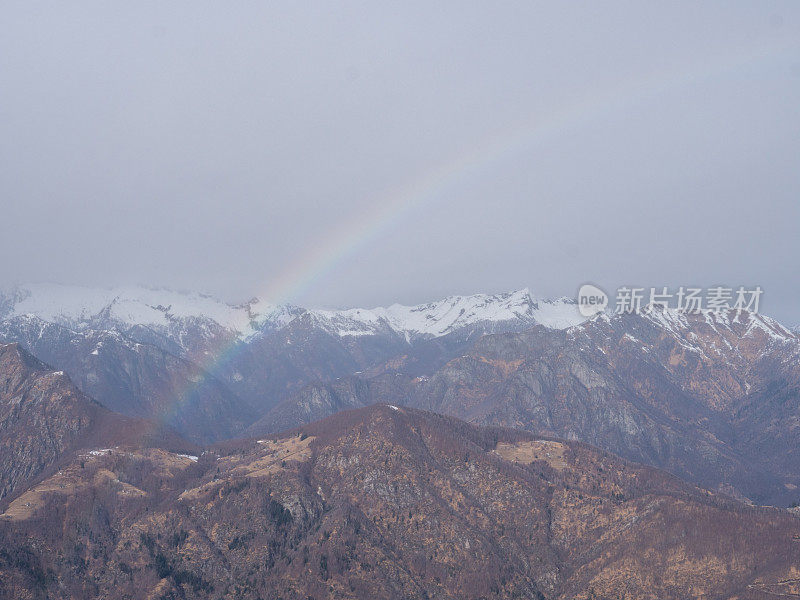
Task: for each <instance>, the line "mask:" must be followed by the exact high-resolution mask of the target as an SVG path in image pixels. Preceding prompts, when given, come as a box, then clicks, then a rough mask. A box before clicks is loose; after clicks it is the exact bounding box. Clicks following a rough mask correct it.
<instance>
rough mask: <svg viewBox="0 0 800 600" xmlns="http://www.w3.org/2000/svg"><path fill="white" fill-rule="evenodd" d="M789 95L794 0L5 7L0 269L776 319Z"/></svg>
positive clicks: (368, 301) (798, 53)
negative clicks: (755, 304)
mask: <svg viewBox="0 0 800 600" xmlns="http://www.w3.org/2000/svg"><path fill="white" fill-rule="evenodd" d="M167 5H168V6H167ZM798 107H800V3H797V2H795V1H789V2H764V1H758V2H731V1H726V2H718V3H717V2H703V3H698V2H687V3H684V4H682V3H678V2H670V3H656V2H649V3H646V2H638V1H637V2H624V3H623V2H602V3H600V2H595V1H592V2H586V3H579V2H570V3H562V2H520V3H513V2H484V3H467V2H460V1H459V2H438V3H437V2H433V3H432V2H430V1H426V2H419V3H417V2H402V3H388V2H366V3H352V2H347V3H336V2H317V3H305V2H282V3H274V2H256V3H252V4H250V3H245V2H235V3H231V2H219V3H213V4H211V3H204V2H197V1H193V2H187V3H178V2H169V3H164V2H158V3H145V2H134V3H122V2H96V3H92V2H70V3H64V2H59V3H53V4H47V3H41V2H35V3H34V2H28V1H25V2H19V3H16V2H14V3H12V2H3V3H2V5H1V6H0V193H1V194H2V195H1V196H0V197H1V200H0V202H2V210H1V211H0V252H2V257H3V258H2V261H0V283H3V284H5V285H8V284H12V283H14V282H23V281H57V282H64V283H80V284H90V285H111V284H117V283H142V284H148V285H156V286H168V287H172V288H183V289H186V288H192V289H198V290H201V291H206V292H210V293H213V294H217V295H220V296H222V297H224V298H226V299H229V300H234V299H244V298H247V297H250V296H252V295H254V294H263V293H264V292H265V291H266V292H267V293H274V294H275V296H276V298H277V299H280V300H290V301H292V302H295V303H299V304H304V305H311V306H331V307H333V306H352V305H360V306H373V305H378V304H386V303H390V302H393V301H400V302H404V303H411V302H413V303H416V302H422V301H426V300H431V299H435V298H437V297H441V296H444V295H448V294H455V293H472V292H481V291H485V292H496V291H502V290H508V289H518V288H521V287H525V286H528V287H530V288H531V289H532V290H533V291H534V292H535V293H536V294H538V295H541V296H560V295H570V296H572V295H574V294H575V292H576V290H577V288H578V286H579V285H580V284H582V283H584V282H587V281H592V282H595V283H598V284H600V285H601V286H603V287H604V288H606V289H607V290H613V289H614V288H616V287H617V286H619V285H622V284H628V285H643V286H645V285H647V286H649V285H654V286H664V285H667V286H678V285H703V286H709V285H716V284H727V285H731V286H738V285H756V284H759V285H761V286H762V287H763V288H764V290H765V292H764V296H763V303H764V304H763V306H762V308H763V312H767V313H769V314H773V315H775V316H777V317H779V318H782V319H784V320H786V321H789V322H790V323H797V322H800V303H798V298H800V278H798V274H797V273H798V269H797V265H798V258H797V257H798V256H800V235H798V226H800V109H798Z"/></svg>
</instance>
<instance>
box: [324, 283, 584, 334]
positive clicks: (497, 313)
mask: <svg viewBox="0 0 800 600" xmlns="http://www.w3.org/2000/svg"><path fill="white" fill-rule="evenodd" d="M312 313H313V314H314V316H315V317H316V318H317V320H318V321H319V322H320V323H321V324H323V325H327V326H328V328H329V330H330V331H332V332H335V333H336V334H337V335H340V336H342V337H345V336H363V335H373V334H375V333H378V332H380V331H381V330H387V329H388V330H392V331H395V332H396V333H399V334H401V335H404V336H405V337H406V339H410V338H411V337H440V336H443V335H447V334H448V333H452V332H453V331H456V330H458V329H460V328H463V327H467V326H471V325H477V324H487V325H488V326H489V327H487V329H489V330H491V325H492V324H501V323H523V324H525V325H528V326H533V325H535V324H540V325H544V326H545V327H549V328H552V329H565V328H567V327H571V326H573V325H577V324H579V323H582V322H583V321H585V320H586V317H583V316H581V314H580V313H579V312H578V309H577V305H576V304H575V302H574V301H573V300H569V299H566V298H560V299H558V300H552V301H549V300H539V301H536V300H533V298H532V297H531V295H530V292H529V291H528V290H527V289H524V290H519V291H516V292H510V293H506V294H496V295H488V294H475V295H472V296H451V297H449V298H445V299H443V300H439V301H437V302H431V303H429V304H420V305H417V306H404V305H402V304H393V305H391V306H389V307H386V308H384V307H378V308H373V309H369V310H367V309H360V308H359V309H350V310H340V311H323V310H316V311H312Z"/></svg>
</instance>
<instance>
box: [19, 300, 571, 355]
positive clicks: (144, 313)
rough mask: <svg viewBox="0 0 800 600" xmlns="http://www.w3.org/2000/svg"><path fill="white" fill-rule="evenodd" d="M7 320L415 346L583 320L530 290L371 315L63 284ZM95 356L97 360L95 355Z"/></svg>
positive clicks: (566, 303) (566, 305)
mask: <svg viewBox="0 0 800 600" xmlns="http://www.w3.org/2000/svg"><path fill="white" fill-rule="evenodd" d="M10 297H11V298H12V299H13V300H14V302H12V308H11V311H10V312H9V313H8V314H7V315H5V317H6V318H13V317H23V316H30V317H36V318H39V319H41V320H43V321H46V322H51V323H57V324H60V325H64V326H67V327H70V328H72V329H75V330H86V329H91V328H101V329H108V328H113V327H115V326H122V327H132V326H137V325H139V326H145V327H150V328H170V327H173V326H174V325H175V324H181V323H183V322H185V321H187V320H191V319H202V320H204V322H203V323H202V324H203V326H206V327H209V326H213V324H216V325H218V326H219V327H221V328H222V329H224V330H228V331H231V332H235V333H236V334H237V335H238V336H239V338H240V339H242V340H245V341H246V340H248V339H249V338H251V337H252V336H254V335H256V334H258V333H261V332H263V331H272V330H278V329H281V328H283V327H285V326H286V325H287V324H288V323H290V322H291V321H293V320H294V319H296V318H299V317H301V316H304V315H307V316H308V317H309V318H311V319H313V321H314V322H315V323H317V324H318V325H319V326H320V327H322V328H324V329H326V330H327V331H330V332H331V333H334V334H336V335H339V336H341V337H358V336H369V335H376V334H379V333H390V334H391V333H395V334H398V335H401V336H403V337H405V339H406V340H410V339H412V338H420V337H421V338H432V337H439V336H443V335H447V334H448V333H451V332H453V331H456V330H458V329H460V328H463V327H469V326H475V325H482V326H484V327H483V329H484V330H485V331H489V332H490V331H492V330H493V327H495V326H499V325H501V324H504V323H505V324H514V326H515V327H518V326H519V325H522V326H533V325H535V324H540V325H544V326H545V327H550V328H555V329H563V328H567V327H570V326H573V325H576V324H579V323H581V322H583V321H584V320H585V317H582V316H581V315H580V313H579V312H578V310H577V305H576V304H575V302H574V301H573V300H570V299H566V298H560V299H558V300H552V301H548V300H534V299H533V298H532V297H531V295H530V293H529V292H528V290H527V289H524V290H519V291H516V292H510V293H505V294H495V295H489V294H474V295H471V296H451V297H448V298H445V299H443V300H439V301H436V302H431V303H428V304H421V305H417V306H405V305H401V304H393V305H391V306H388V307H378V308H373V309H362V308H353V309H346V310H304V309H301V308H297V307H293V306H289V305H275V304H270V303H268V302H265V301H263V300H259V299H257V298H256V299H253V300H250V301H249V302H246V303H243V304H240V305H233V304H229V303H226V302H222V301H220V300H217V299H215V298H212V297H210V296H206V295H203V294H199V293H196V292H187V293H184V292H175V291H171V290H164V289H150V288H145V287H130V286H128V287H115V288H88V287H81V286H70V285H60V284H27V285H24V286H20V287H19V288H17V289H16V290H14V292H13V295H12V296H10ZM92 354H95V355H96V354H97V350H95V351H93V352H92Z"/></svg>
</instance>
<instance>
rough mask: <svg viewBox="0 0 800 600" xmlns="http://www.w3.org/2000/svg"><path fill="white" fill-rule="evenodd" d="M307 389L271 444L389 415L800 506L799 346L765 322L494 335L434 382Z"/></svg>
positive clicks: (651, 319) (650, 320) (689, 319)
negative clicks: (443, 419)
mask: <svg viewBox="0 0 800 600" xmlns="http://www.w3.org/2000/svg"><path fill="white" fill-rule="evenodd" d="M363 379H365V381H352V379H347V378H345V379H341V380H339V381H334V382H323V383H318V384H312V385H309V386H307V387H306V388H304V389H302V390H300V391H299V392H297V393H296V394H295V395H294V396H292V397H291V398H289V399H287V400H285V401H284V402H282V403H281V404H279V405H278V406H276V407H275V408H274V409H272V410H271V411H270V412H268V413H267V414H266V415H265V416H264V417H263V418H262V419H260V420H259V421H257V422H256V423H255V424H254V425H253V426H251V427H250V428H249V429H248V434H250V435H266V434H268V433H270V432H271V431H277V430H281V429H284V428H286V427H289V426H297V425H300V424H302V423H303V422H307V421H310V420H314V419H319V418H322V417H324V416H326V415H328V414H333V413H334V412H336V411H337V410H340V409H341V408H351V407H355V406H365V405H369V404H373V403H376V402H392V403H396V404H400V405H407V406H416V407H420V408H425V409H428V410H434V411H436V412H440V413H444V414H450V415H454V416H457V417H459V418H462V419H465V420H468V421H471V422H475V423H482V424H491V425H501V426H507V427H515V428H519V429H525V430H528V431H533V432H540V433H546V434H549V435H556V436H559V437H565V438H568V439H577V440H581V441H585V442H588V443H591V444H594V445H597V446H599V447H602V448H605V449H608V450H610V451H612V452H615V453H617V454H619V455H621V456H624V457H626V458H629V459H631V460H635V461H638V462H643V463H647V464H651V465H654V466H658V467H660V468H665V469H667V470H669V471H671V472H673V473H675V474H677V475H679V476H681V477H683V478H685V479H688V480H690V481H694V482H697V483H699V484H701V485H703V486H705V487H711V488H713V489H719V490H721V491H725V492H727V493H730V494H733V495H736V496H738V497H746V498H748V499H750V500H752V501H754V502H757V503H770V504H777V505H783V506H786V505H788V504H790V503H792V502H796V501H798V498H800V495H799V494H800V492H798V491H797V490H798V486H800V476H798V474H797V468H796V466H797V464H798V461H799V459H800V429H798V424H797V417H796V415H797V414H798V413H799V412H800V393H799V392H800V339H799V338H798V337H797V335H796V334H794V333H793V332H791V331H789V330H788V329H786V328H784V327H782V326H781V325H780V324H779V323H777V322H775V321H773V320H771V319H769V318H768V317H765V316H762V315H755V314H750V313H746V312H742V313H740V314H736V313H734V312H731V313H728V314H714V313H702V314H697V315H684V314H680V313H677V312H675V311H669V310H666V311H664V310H660V309H655V310H653V311H652V312H650V313H648V314H644V315H616V316H608V315H605V314H604V315H600V316H598V317H596V318H594V319H592V320H590V321H588V322H586V323H583V324H581V325H578V326H575V327H572V328H569V329H566V330H554V329H547V328H544V327H533V328H531V329H529V330H527V331H524V332H512V333H505V334H498V335H486V336H483V337H481V338H479V339H477V340H476V341H475V342H474V344H473V345H472V346H471V347H470V348H469V349H468V350H467V351H465V352H464V354H463V355H461V356H458V357H456V358H454V359H452V360H450V361H449V362H448V363H447V364H445V365H444V366H442V367H441V368H439V369H438V370H437V371H436V372H435V373H433V374H431V375H430V376H421V377H414V378H412V377H408V376H406V377H402V376H399V377H395V378H394V379H392V380H391V382H392V383H391V385H387V381H386V376H385V375H378V376H377V377H375V378H373V377H369V376H364V377H363Z"/></svg>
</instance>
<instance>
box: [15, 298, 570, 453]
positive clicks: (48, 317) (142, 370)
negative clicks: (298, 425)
mask: <svg viewBox="0 0 800 600" xmlns="http://www.w3.org/2000/svg"><path fill="white" fill-rule="evenodd" d="M581 320H582V317H580V315H579V314H578V311H577V309H576V306H575V304H574V303H573V302H572V301H569V300H565V299H562V300H556V301H553V302H549V301H536V300H533V299H532V298H531V296H530V294H529V293H528V292H527V290H523V291H520V292H513V293H508V294H498V295H474V296H454V297H451V298H446V299H444V300H441V301H438V302H433V303H430V304H425V305H420V306H410V307H409V306H400V305H392V306H390V307H388V308H375V309H370V310H367V309H358V308H356V309H348V310H339V311H336V310H309V309H305V308H299V307H294V306H289V305H275V304H270V303H268V302H265V301H262V300H259V299H253V300H250V301H248V302H243V303H241V304H229V303H226V302H222V301H220V300H217V299H215V298H212V297H210V296H206V295H202V294H197V293H181V292H174V291H170V290H162V289H148V288H142V287H118V288H110V289H97V288H86V287H79V286H66V285H46V284H31V285H24V286H20V287H18V288H16V289H14V290H11V291H9V292H6V293H4V294H0V342H18V343H20V344H21V345H22V347H23V348H25V349H26V350H28V351H30V352H31V353H33V354H34V355H36V356H37V357H38V358H40V359H41V360H43V361H45V362H46V363H48V364H50V365H52V366H54V367H55V368H57V369H62V370H64V371H65V372H66V373H67V374H68V375H69V376H70V377H71V378H72V380H73V381H74V382H75V383H76V385H78V387H79V388H80V389H81V390H82V391H83V392H85V393H87V394H88V395H90V396H92V397H94V398H96V399H97V400H98V401H100V402H101V403H103V404H105V405H106V406H107V407H109V408H112V409H114V410H116V411H119V412H121V413H123V414H126V415H130V416H135V417H146V418H153V417H158V418H162V419H167V422H168V423H169V424H170V425H171V426H173V427H175V428H176V429H177V430H178V431H180V432H181V433H182V434H183V435H185V436H187V437H189V438H191V439H192V440H195V441H208V440H213V439H215V436H219V435H223V436H230V435H231V434H233V433H235V432H236V431H237V428H238V429H240V428H241V426H242V425H243V423H244V422H246V421H247V419H250V418H251V416H252V415H261V414H263V413H264V412H265V411H266V410H268V409H269V408H271V407H272V406H274V405H275V404H276V403H278V402H280V401H281V400H282V399H284V398H285V397H286V396H287V395H288V394H291V393H293V392H294V391H296V390H297V389H299V388H300V387H302V386H303V385H306V384H307V383H309V382H313V381H319V380H328V379H334V378H336V377H341V376H344V375H349V374H353V373H358V372H361V371H367V370H374V369H378V370H386V371H389V372H403V373H407V374H410V375H414V376H416V375H424V374H427V373H430V372H432V371H433V370H434V369H435V368H437V367H438V366H440V365H441V364H444V362H446V361H447V360H450V358H452V357H453V356H457V355H458V354H459V353H460V352H461V351H463V350H464V349H465V348H466V347H467V345H468V344H470V343H471V341H472V340H474V339H476V338H477V337H480V335H482V334H484V333H500V332H507V331H521V330H524V329H528V328H530V327H532V326H533V325H536V324H541V325H545V326H547V327H550V328H562V327H567V326H569V325H572V324H574V323H577V322H580V321H581ZM212 407H216V408H212Z"/></svg>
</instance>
